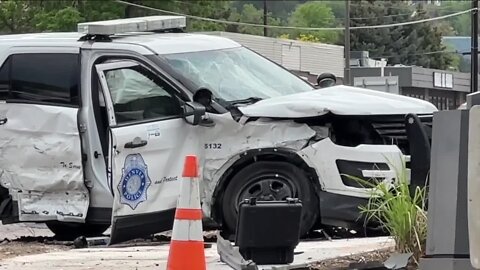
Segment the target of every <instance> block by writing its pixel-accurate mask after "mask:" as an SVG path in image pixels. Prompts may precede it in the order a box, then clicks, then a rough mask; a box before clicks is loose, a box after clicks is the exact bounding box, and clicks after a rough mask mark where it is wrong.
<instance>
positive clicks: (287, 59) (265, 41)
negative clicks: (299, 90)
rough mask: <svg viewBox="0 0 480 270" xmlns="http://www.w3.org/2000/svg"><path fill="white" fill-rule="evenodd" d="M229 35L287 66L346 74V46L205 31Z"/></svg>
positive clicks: (338, 75) (305, 70) (339, 74)
mask: <svg viewBox="0 0 480 270" xmlns="http://www.w3.org/2000/svg"><path fill="white" fill-rule="evenodd" d="M203 34H209V35H218V36H223V37H226V38H230V39H232V40H234V41H236V42H238V43H240V44H242V45H243V46H245V47H248V48H250V49H251V50H253V51H255V52H257V53H259V54H261V55H263V56H265V57H266V58H268V59H270V60H272V61H274V62H276V63H278V64H280V65H282V66H284V67H285V68H287V69H291V70H297V71H302V72H310V73H312V74H315V75H318V74H321V73H324V72H329V73H333V74H334V75H335V76H337V77H340V78H343V68H344V63H345V61H344V49H343V46H337V45H329V44H322V43H311V42H302V41H296V40H287V39H279V38H270V37H263V36H255V35H246V34H238V33H229V32H205V33H203Z"/></svg>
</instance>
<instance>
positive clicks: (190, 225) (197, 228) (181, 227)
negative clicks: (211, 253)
mask: <svg viewBox="0 0 480 270" xmlns="http://www.w3.org/2000/svg"><path fill="white" fill-rule="evenodd" d="M173 228H174V229H173V232H172V240H178V241H203V228H202V221H201V220H177V219H176V220H175V222H174V224H173Z"/></svg>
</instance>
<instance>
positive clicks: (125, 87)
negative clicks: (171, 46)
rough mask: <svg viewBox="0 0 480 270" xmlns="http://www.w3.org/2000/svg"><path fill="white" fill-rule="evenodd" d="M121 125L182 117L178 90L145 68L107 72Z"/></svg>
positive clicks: (136, 67)
mask: <svg viewBox="0 0 480 270" xmlns="http://www.w3.org/2000/svg"><path fill="white" fill-rule="evenodd" d="M105 78H106V81H107V85H108V88H109V90H110V95H111V97H112V102H113V106H114V111H115V118H116V120H117V123H119V124H121V123H126V122H130V121H142V120H148V119H155V118H164V117H174V116H180V115H181V113H182V109H181V107H180V103H179V101H178V99H176V97H175V96H173V95H172V94H171V93H174V89H173V88H172V87H171V86H170V85H169V84H167V83H165V82H164V81H163V80H161V79H159V78H158V77H157V76H156V75H154V74H153V73H152V72H150V71H149V70H147V69H146V68H144V67H142V66H133V67H127V68H120V69H114V70H108V71H106V72H105Z"/></svg>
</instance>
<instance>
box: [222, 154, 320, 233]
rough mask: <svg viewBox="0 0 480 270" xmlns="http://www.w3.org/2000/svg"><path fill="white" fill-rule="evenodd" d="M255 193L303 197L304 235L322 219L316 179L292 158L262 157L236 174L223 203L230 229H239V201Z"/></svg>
mask: <svg viewBox="0 0 480 270" xmlns="http://www.w3.org/2000/svg"><path fill="white" fill-rule="evenodd" d="M251 197H256V198H257V199H258V200H283V199H285V198H287V197H293V198H299V199H300V200H301V201H302V205H303V211H302V219H301V225H300V234H301V236H304V235H306V234H307V233H308V232H309V231H310V230H311V229H312V227H313V225H314V224H315V222H316V221H317V219H318V215H319V200H318V197H317V195H316V194H315V189H314V188H313V185H312V183H311V182H310V180H309V179H308V178H307V176H306V175H305V172H304V171H303V170H301V169H300V168H298V167H297V166H295V165H293V164H291V163H288V162H280V161H259V162H256V163H253V164H251V165H248V166H247V167H245V168H243V169H242V170H240V171H239V172H238V173H237V174H236V175H234V176H233V178H232V179H231V181H230V183H229V184H228V186H227V188H226V189H225V192H224V194H223V202H222V204H221V205H222V213H223V220H224V223H225V225H226V227H227V228H226V229H227V230H228V231H229V232H230V233H234V232H235V228H236V224H237V215H238V203H239V202H241V201H243V200H244V199H248V198H251Z"/></svg>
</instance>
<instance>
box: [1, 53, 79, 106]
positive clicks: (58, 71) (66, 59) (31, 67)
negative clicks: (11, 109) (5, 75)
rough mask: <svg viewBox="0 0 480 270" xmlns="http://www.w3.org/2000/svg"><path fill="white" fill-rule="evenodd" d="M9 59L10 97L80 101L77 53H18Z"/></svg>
mask: <svg viewBox="0 0 480 270" xmlns="http://www.w3.org/2000/svg"><path fill="white" fill-rule="evenodd" d="M11 61H12V63H11V89H10V91H11V98H12V99H15V100H20V101H21V100H25V101H30V102H47V103H55V104H62V105H78V104H79V96H78V92H79V91H78V89H79V77H80V74H79V72H80V69H79V57H78V55H77V54H17V55H13V56H12V57H11Z"/></svg>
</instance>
